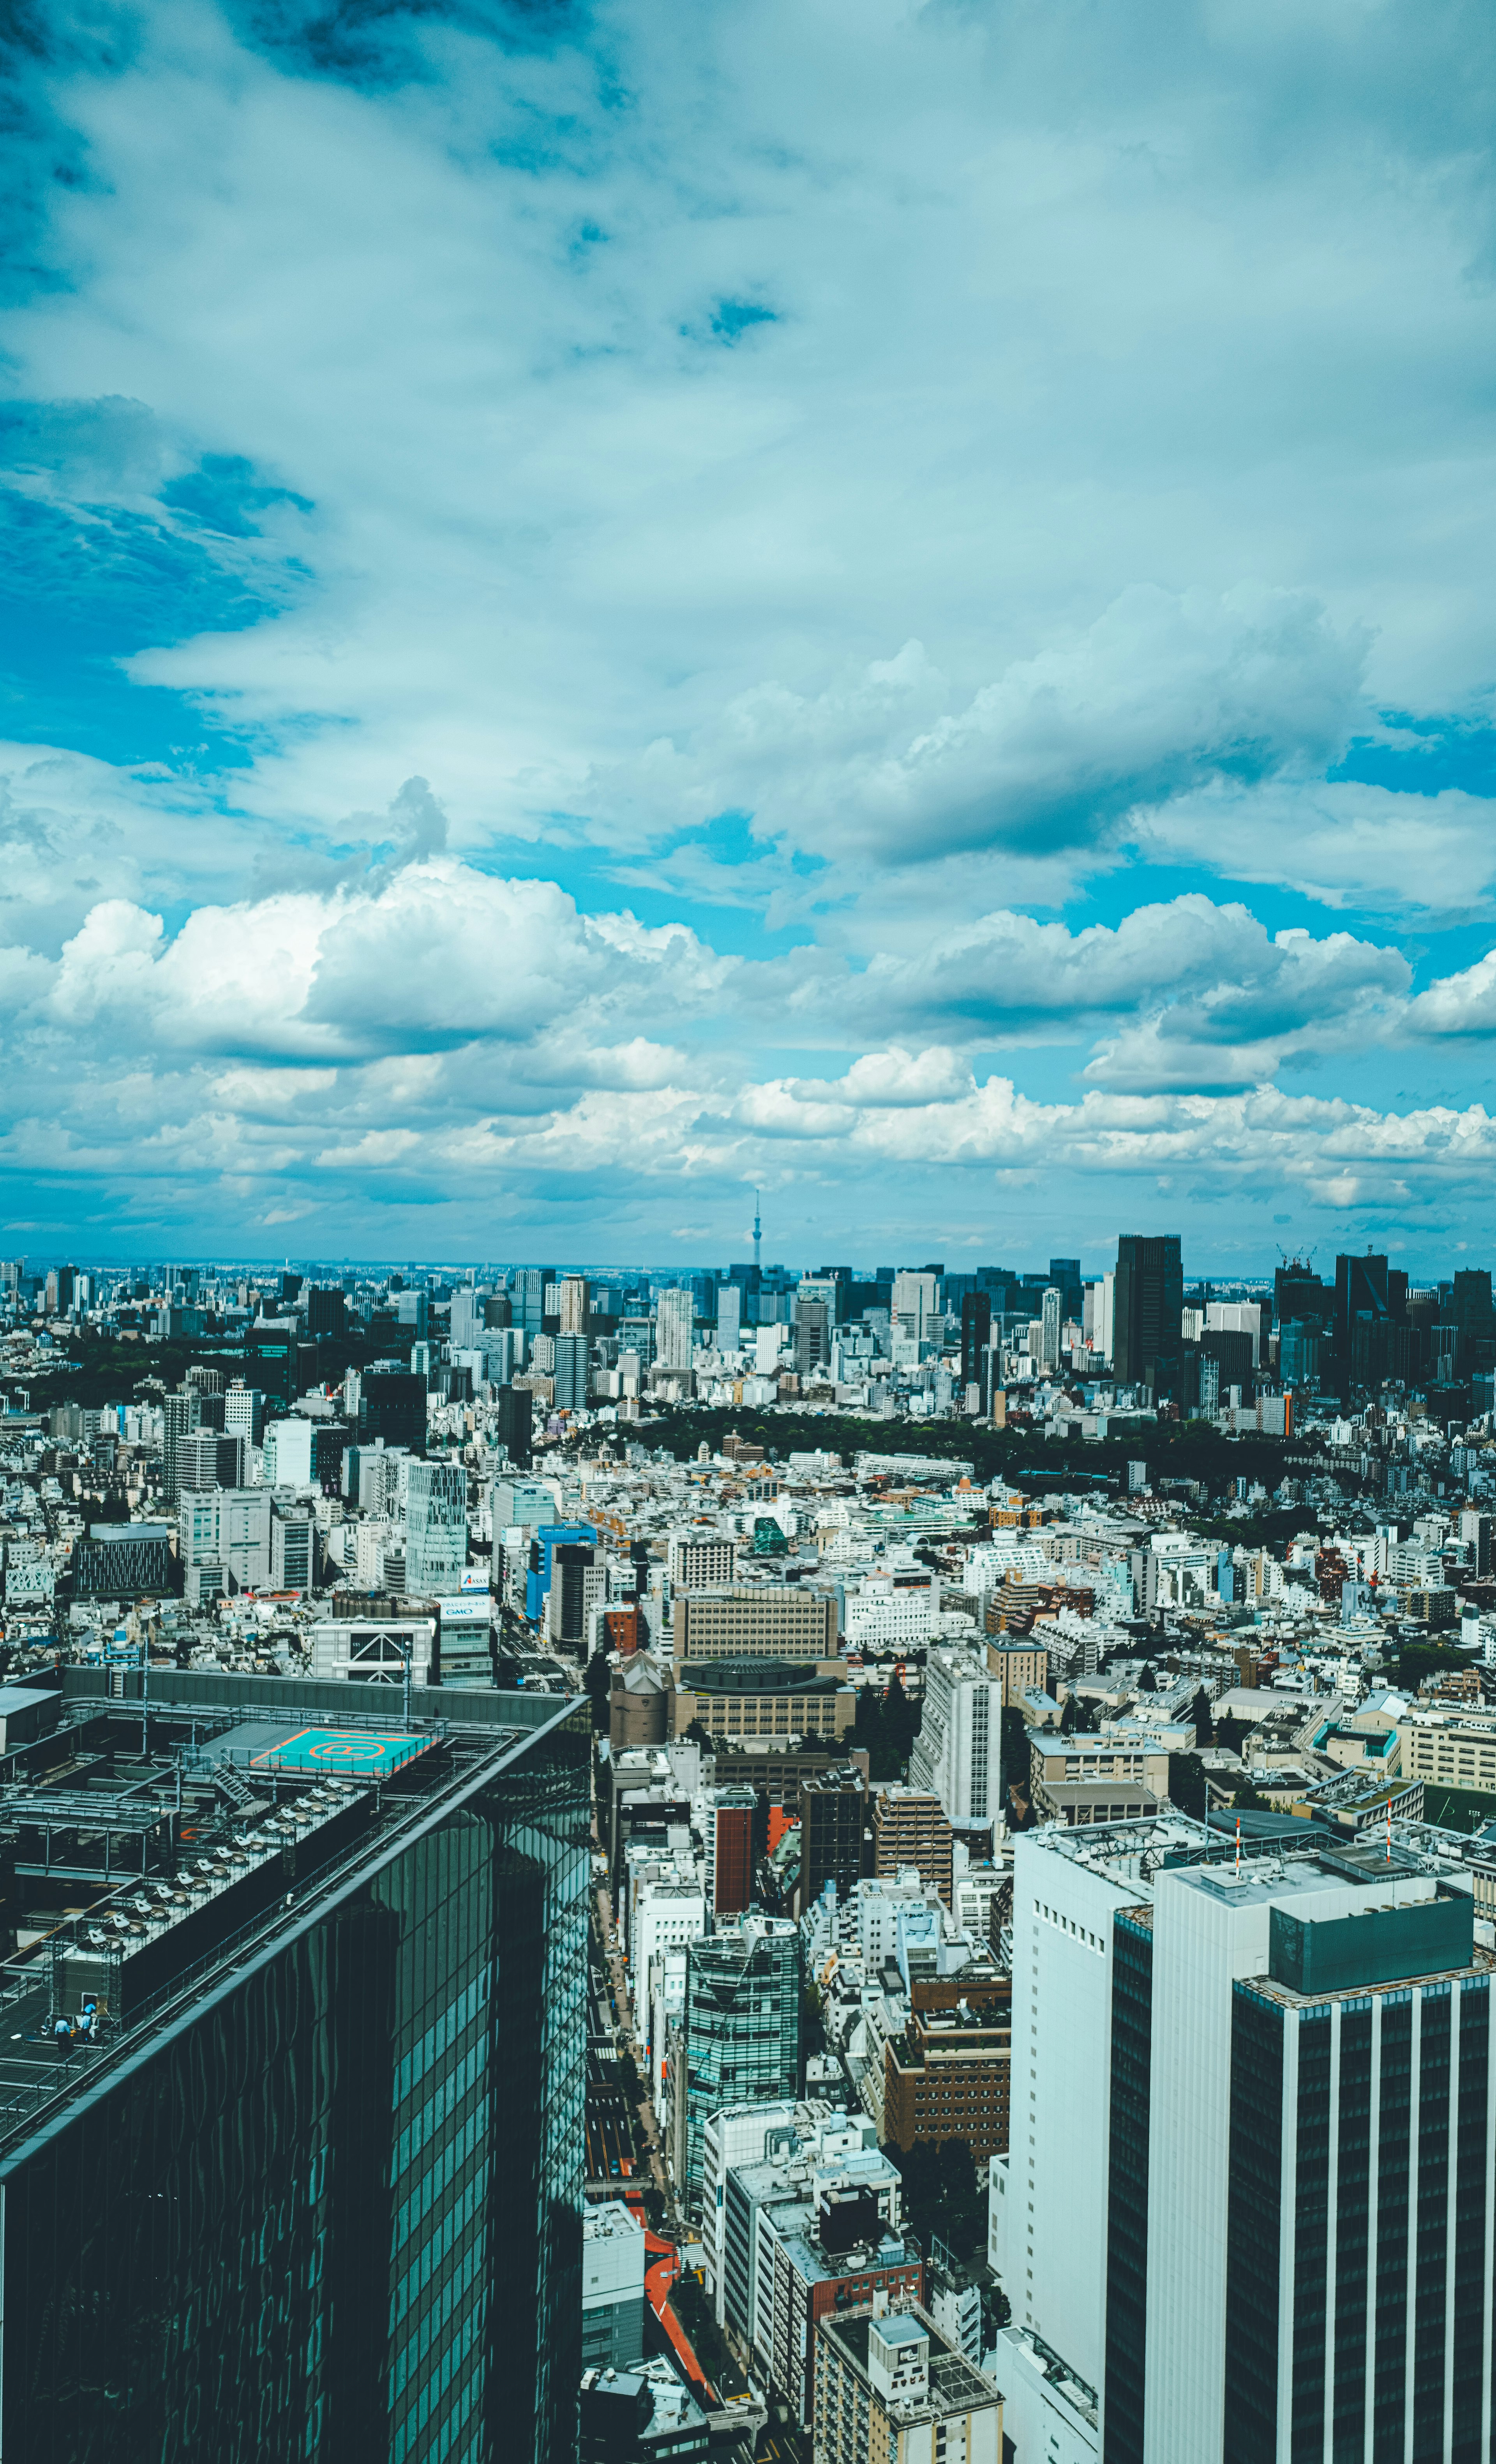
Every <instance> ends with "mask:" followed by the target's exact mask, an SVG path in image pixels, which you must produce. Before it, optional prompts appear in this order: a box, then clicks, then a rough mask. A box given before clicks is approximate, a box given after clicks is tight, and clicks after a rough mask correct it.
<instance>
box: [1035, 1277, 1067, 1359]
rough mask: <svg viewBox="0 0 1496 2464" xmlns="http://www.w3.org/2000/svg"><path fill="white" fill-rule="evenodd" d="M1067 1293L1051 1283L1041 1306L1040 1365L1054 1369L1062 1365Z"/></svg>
mask: <svg viewBox="0 0 1496 2464" xmlns="http://www.w3.org/2000/svg"><path fill="white" fill-rule="evenodd" d="M1064 1300H1065V1295H1064V1293H1063V1292H1061V1291H1059V1290H1058V1289H1057V1288H1056V1287H1055V1286H1054V1285H1053V1284H1051V1285H1050V1286H1049V1287H1048V1288H1047V1289H1046V1290H1045V1294H1044V1297H1043V1299H1042V1300H1041V1302H1040V1306H1039V1366H1040V1368H1041V1369H1049V1370H1054V1369H1058V1368H1059V1366H1060V1323H1061V1315H1060V1313H1061V1309H1062V1308H1063V1305H1064Z"/></svg>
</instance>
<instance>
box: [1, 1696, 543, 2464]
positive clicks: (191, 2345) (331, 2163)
mask: <svg viewBox="0 0 1496 2464" xmlns="http://www.w3.org/2000/svg"><path fill="white" fill-rule="evenodd" d="M91 1674H92V1672H88V1671H78V1672H77V1678H78V1679H81V1680H85V1681H86V1680H87V1679H88V1678H89V1676H90V1675H91ZM68 1675H69V1677H72V1676H73V1675H74V1672H68ZM213 1682H214V1683H215V1685H216V1689H217V1692H216V1697H215V1703H214V1705H213V1713H214V1717H213V1719H210V1720H209V1721H207V1722H205V1720H204V1718H203V1717H202V1708H201V1706H199V1707H198V1712H197V1717H196V1720H195V1724H194V1718H193V1705H192V1703H191V1700H190V1693H189V1690H187V1689H189V1687H190V1683H191V1672H187V1673H185V1674H184V1675H183V1677H182V1678H180V1679H178V1680H177V1684H178V1688H179V1691H180V1694H181V1699H180V1700H179V1701H178V1702H176V1703H174V1704H172V1705H167V1706H165V1707H159V1706H158V1705H157V1703H156V1700H155V1695H156V1688H155V1686H154V1685H153V1687H152V1708H151V1718H150V1727H151V1731H152V1736H151V1751H150V1752H149V1754H148V1755H146V1756H145V1757H144V1758H142V1756H141V1727H142V1721H141V1714H140V1708H139V1706H138V1705H135V1706H128V1707H127V1706H124V1705H121V1706H120V1707H119V1708H118V1709H117V1710H115V1711H112V1712H111V1711H108V1710H106V1709H105V1708H104V1707H103V1705H102V1704H101V1703H91V1702H90V1701H89V1700H88V1699H87V1695H86V1690H85V1692H84V1693H83V1694H82V1695H79V1696H78V1697H77V1698H75V1699H74V1702H73V1707H77V1708H78V1709H80V1710H82V1711H83V1712H85V1714H87V1715H88V1716H86V1717H85V1719H84V1722H83V1725H82V1727H80V1728H79V1729H77V1731H76V1735H77V1743H78V1745H79V1746H80V1747H84V1748H86V1749H87V1750H88V1753H89V1757H90V1759H89V1762H88V1764H87V1765H86V1766H84V1767H83V1768H81V1769H80V1768H79V1766H78V1764H77V1762H73V1763H70V1764H69V1765H67V1766H65V1767H63V1769H62V1771H61V1772H60V1773H56V1774H55V1769H54V1767H53V1765H51V1764H50V1763H49V1761H48V1760H47V1757H46V1749H45V1748H38V1749H37V1756H36V1759H35V1763H34V1767H33V1768H32V1769H30V1770H26V1771H22V1770H21V1769H20V1768H19V1767H18V1766H17V1764H16V1763H15V1762H14V1761H12V1763H11V1766H10V1769H11V1775H12V1777H15V1778H22V1777H24V1779H25V1782H26V1792H25V1798H24V1802H22V1803H21V1804H20V1805H19V1806H17V1807H16V1808H15V1809H13V1810H12V1809H9V1808H8V1809H7V1816H6V1819H7V1822H8V1823H9V1825H10V1839H11V1845H10V1846H9V1848H8V1851H7V1859H6V1861H7V1866H8V1869H10V1870H13V1865H12V1862H11V1860H12V1859H13V1858H14V1857H15V1856H16V1855H17V1853H18V1854H19V1856H20V1858H21V1859H29V1858H30V1857H31V1856H32V1855H33V1847H34V1845H37V1844H39V1841H40V1837H41V1835H40V1832H39V1829H38V1825H39V1823H41V1822H44V1821H45V1819H46V1812H47V1806H46V1800H47V1798H48V1795H49V1792H51V1791H52V1790H53V1789H55V1790H56V1791H57V1792H58V1793H59V1811H60V1813H61V1815H62V1819H61V1821H60V1823H58V1824H56V1825H55V1826H53V1828H52V1835H51V1836H52V1839H53V1843H54V1851H55V1864H56V1865H57V1866H59V1867H60V1866H62V1865H64V1864H65V1865H66V1867H67V1868H68V1869H69V1879H68V1881H67V1883H66V1884H65V1886H64V1887H65V1889H66V1893H67V1896H68V1897H69V1898H70V1899H72V1900H74V1901H76V1902H79V1903H83V1913H82V1914H81V1915H77V1916H71V1915H70V1916H69V1917H67V1918H66V1919H65V1920H64V1921H63V1922H62V1923H61V1924H60V1925H57V1926H55V1928H54V1929H53V1930H52V1932H51V1933H50V1935H49V1937H48V1939H47V1940H46V1941H45V1943H44V1944H42V1945H40V1946H37V1947H34V1948H33V1951H32V1953H31V1954H30V1956H27V1955H26V1954H23V1955H22V1957H21V1959H20V1960H19V1962H17V1961H15V1960H12V1961H11V1965H10V1968H9V1969H8V1975H9V1976H10V1978H11V1985H12V1988H13V1989H14V1991H12V1997H11V2006H10V2007H11V2014H12V2015H11V2027H12V2029H13V2030H14V2032H15V2033H14V2035H13V2036H12V2038H11V2042H10V2044H9V2046H8V2054H7V2062H8V2074H7V2077H8V2086H7V2096H6V2100H5V2108H4V2112H3V2114H0V2186H3V2191H4V2212H5V2224H6V2233H5V2248H4V2258H3V2289H4V2307H3V2324H0V2362H3V2398H0V2402H3V2423H4V2432H5V2452H6V2453H7V2455H8V2456H9V2455H10V2454H11V2453H14V2454H15V2455H16V2456H18V2457H26V2458H28V2459H32V2464H44V2459H57V2464H60V2459H62V2458H63V2457H70V2458H73V2457H77V2458H81V2457H83V2456H85V2455H92V2456H98V2457H99V2458H119V2459H125V2458H132V2459H133V2458H137V2457H141V2458H143V2457H145V2456H151V2457H159V2456H165V2455H172V2456H181V2457H187V2456H189V2455H191V2454H193V2453H201V2454H203V2455H204V2456H205V2457H207V2456H211V2458H212V2459H213V2464H264V2459H266V2458H267V2457H275V2458H281V2457H292V2456H295V2457H297V2458H306V2459H310V2464H345V2459H347V2458H349V2457H355V2456H363V2455H368V2456H374V2455H378V2456H381V2457H385V2456H388V2457H400V2458H401V2459H403V2464H437V2459H439V2458H440V2459H447V2458H452V2457H456V2456H459V2455H461V2456H464V2457H472V2458H474V2459H488V2458H494V2459H498V2458H500V2457H502V2458H504V2459H506V2464H507V2459H509V2458H511V2457H514V2458H520V2459H523V2464H573V2458H574V2457H575V2454H576V2449H577V2388H578V2383H579V2379H580V2375H581V2368H582V2319H583V2299H582V2281H581V2277H582V2249H583V2220H582V2208H583V2201H582V2164H583V2079H584V2058H585V2043H586V2030H585V2005H584V1987H585V1958H586V1885H587V1851H586V1829H587V1763H586V1757H587V1745H586V1739H585V1737H584V1736H582V1735H578V1734H575V1733H573V1732H572V1731H571V1729H570V1727H569V1725H568V1724H569V1716H570V1715H569V1713H568V1711H567V1709H566V1708H565V1707H561V1709H559V1710H557V1711H556V1712H555V1713H554V1715H553V1716H551V1717H550V1718H548V1719H545V1720H543V1721H542V1722H541V1723H540V1725H539V1726H537V1727H535V1728H533V1729H530V1730H528V1731H526V1730H522V1729H518V1728H515V1727H504V1726H499V1725H493V1726H482V1725H476V1724H474V1725H471V1726H464V1725H461V1724H452V1723H451V1718H450V1713H451V1706H450V1705H449V1706H448V1710H449V1721H448V1724H447V1725H446V1726H445V1728H444V1729H443V1730H439V1729H438V1727H436V1725H435V1723H434V1722H431V1723H429V1724H419V1723H418V1724H417V1725H416V1726H415V1727H413V1728H412V1729H411V1730H410V1731H408V1732H407V1734H405V1735H403V1736H396V1735H390V1736H387V1737H385V1738H384V1739H382V1740H381V1741H379V1742H380V1746H381V1757H380V1762H379V1764H378V1765H377V1766H374V1767H371V1766H370V1765H369V1764H368V1761H367V1745H368V1732H367V1731H366V1730H363V1729H350V1730H348V1731H346V1732H344V1731H341V1730H340V1729H339V1728H338V1727H337V1726H336V1724H334V1725H333V1726H331V1727H329V1726H328V1724H327V1717H326V1713H325V1711H324V1710H322V1709H320V1708H319V1706H318V1705H316V1704H315V1703H314V1702H313V1701H311V1700H309V1699H301V1700H299V1701H298V1700H297V1691H296V1688H295V1687H294V1686H288V1685H281V1686H280V1687H279V1688H278V1689H276V1694H275V1701H276V1705H277V1707H276V1708H275V1712H274V1714H273V1715H272V1723H271V1734H270V1738H269V1740H268V1742H267V1738H266V1725H267V1720H266V1712H265V1709H264V1702H265V1699H266V1690H265V1686H264V1681H262V1680H259V1681H256V1680H253V1679H248V1680H245V1681H243V1683H242V1694H241V1692H240V1691H239V1690H238V1688H237V1687H236V1686H235V1681H233V1680H231V1679H226V1678H223V1677H219V1678H217V1679H216V1680H215V1681H213ZM230 1689H232V1695H233V1701H234V1702H235V1703H241V1702H242V1705H243V1714H242V1716H241V1717H237V1718H235V1720H234V1721H233V1723H232V1724H231V1725H229V1726H227V1727H224V1726H223V1725H222V1723H223V1721H224V1718H225V1711H226V1707H227V1706H226V1702H225V1695H226V1691H229V1690H230ZM467 1699H468V1700H469V1701H471V1700H472V1699H473V1698H467ZM215 1723H216V1724H217V1725H216V1727H215ZM194 1725H195V1738H196V1744H195V1750H193V1741H194ZM309 1741H310V1742H309ZM313 1744H315V1745H319V1746H325V1747H327V1748H328V1749H329V1750H328V1751H327V1752H326V1753H325V1754H324V1755H323V1756H322V1757H321V1758H320V1759H315V1758H313V1757H312V1755H311V1750H310V1748H311V1745H313ZM361 1748H362V1749H363V1750H362V1751H361V1750H360V1749H361ZM184 1751H186V1752H187V1755H188V1757H189V1758H188V1759H187V1761H186V1763H185V1762H184ZM117 1755H118V1756H119V1757H120V1758H121V1761H123V1760H125V1759H127V1760H128V1763H129V1768H130V1771H131V1774H132V1786H131V1788H130V1790H129V1792H128V1793H127V1794H125V1795H121V1793H120V1791H119V1790H118V1787H117V1786H116V1785H114V1784H113V1771H112V1767H113V1763H114V1760H115V1757H116V1756H117ZM355 1770H358V1771H361V1772H362V1774H363V1775H361V1776H360V1777H357V1778H355V1777H352V1776H349V1774H350V1773H351V1772H353V1771H355ZM330 1774H331V1775H330ZM392 1782H393V1783H395V1784H391V1783H392ZM382 1783H383V1784H382ZM179 1788H180V1791H181V1796H180V1809H181V1813H180V1820H181V1824H182V1827H184V1828H188V1829H190V1831H191V1834H192V1838H191V1848H190V1853H189V1854H188V1853H187V1850H186V1848H185V1847H184V1848H182V1849H180V1850H179V1849H178V1847H177V1846H176V1844H175V1843H176V1841H177V1837H178V1827H179V1824H178V1818H177V1808H178V1805H179V1796H178V1791H179ZM80 1792H81V1793H83V1794H84V1795H85V1796H89V1797H92V1798H97V1804H90V1805H89V1806H88V1808H87V1810H86V1816H85V1818H84V1819H81V1820H80V1815H79V1809H78V1804H77V1799H78V1795H79V1793H80ZM270 1815H274V1817H275V1830H274V1833H273V1834H271V1833H268V1832H267V1830H266V1820H267V1817H268V1816H270ZM17 1816H18V1817H19V1819H18V1821H17ZM106 1842H107V1843H108V1845H109V1848H110V1849H111V1851H112V1858H111V1859H106V1857H105V1853H104V1849H105V1843H106ZM111 1870H112V1872H113V1874H114V1875H115V1876H119V1875H120V1874H121V1873H123V1874H124V1875H125V1876H126V1879H125V1880H124V1881H122V1882H120V1881H111V1879H110V1874H111ZM117 1917H118V1919H119V1923H118V1924H117V1923H116V1918H117ZM188 1983H190V1990H184V1989H185V1988H186V1987H187V1985H188ZM90 1996H97V1997H98V1998H99V2002H100V2003H101V2005H103V2006H105V2008H106V2010H107V2014H108V2015H107V2022H106V2032H105V2034H104V2036H103V2040H102V2043H101V2044H100V2045H99V2047H98V2048H97V2049H95V2050H93V2051H85V2050H83V2049H82V2048H79V2050H77V2052H75V2053H74V2054H73V2055H72V2056H71V2057H70V2058H68V2059H66V2060H63V2059H59V2058H58V2057H57V2055H56V2053H55V2050H54V2045H53V2042H52V2039H51V2035H50V2030H51V2026H52V2022H53V2020H54V2018H55V2016H58V2015H60V2016H62V2017H66V2018H72V2019H76V2018H77V2017H78V2015H79V2014H80V2013H81V2010H82V2008H83V2005H84V2003H85V2001H86V1999H88V1998H89V1997H90ZM272 2321H274V2322H275V2332H271V2326H270V2322H272Z"/></svg>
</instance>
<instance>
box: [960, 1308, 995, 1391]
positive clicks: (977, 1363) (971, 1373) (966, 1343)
mask: <svg viewBox="0 0 1496 2464" xmlns="http://www.w3.org/2000/svg"><path fill="white" fill-rule="evenodd" d="M991 1341H992V1296H991V1294H990V1293H989V1292H966V1293H964V1294H963V1295H962V1298H961V1384H962V1386H963V1387H965V1386H978V1387H980V1388H981V1390H982V1392H983V1394H985V1392H986V1386H987V1347H988V1345H989V1344H990V1343H991Z"/></svg>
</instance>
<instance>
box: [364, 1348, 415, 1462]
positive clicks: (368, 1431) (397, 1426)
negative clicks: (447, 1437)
mask: <svg viewBox="0 0 1496 2464" xmlns="http://www.w3.org/2000/svg"><path fill="white" fill-rule="evenodd" d="M359 1435H360V1438H361V1440H362V1441H363V1443H364V1444H365V1445H372V1444H373V1443H374V1442H375V1441H376V1440H377V1439H379V1438H383V1439H384V1441H385V1445H386V1446H405V1447H407V1448H408V1450H409V1452H410V1453H411V1454H422V1453H424V1452H425V1449H426V1379H425V1377H424V1376H422V1375H420V1373H419V1372H418V1371H415V1370H410V1369H369V1370H365V1371H364V1372H363V1375H362V1376H361V1377H360V1380H359Z"/></svg>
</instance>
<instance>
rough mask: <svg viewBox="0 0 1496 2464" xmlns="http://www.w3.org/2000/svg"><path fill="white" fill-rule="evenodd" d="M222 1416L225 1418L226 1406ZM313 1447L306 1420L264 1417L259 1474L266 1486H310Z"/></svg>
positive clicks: (312, 1429)
mask: <svg viewBox="0 0 1496 2464" xmlns="http://www.w3.org/2000/svg"><path fill="white" fill-rule="evenodd" d="M224 1418H225V1419H228V1411H227V1407H226V1408H225V1413H224ZM315 1450H316V1431H315V1429H314V1428H313V1425H312V1423H311V1421H310V1420H308V1419H301V1418H300V1417H299V1415H297V1414H293V1415H292V1417H291V1419H288V1420H267V1421H266V1423H265V1463H264V1470H263V1474H262V1477H263V1479H264V1482H265V1485H266V1487H267V1488H310V1487H311V1486H312V1478H313V1475H312V1464H313V1461H314V1458H315Z"/></svg>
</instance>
